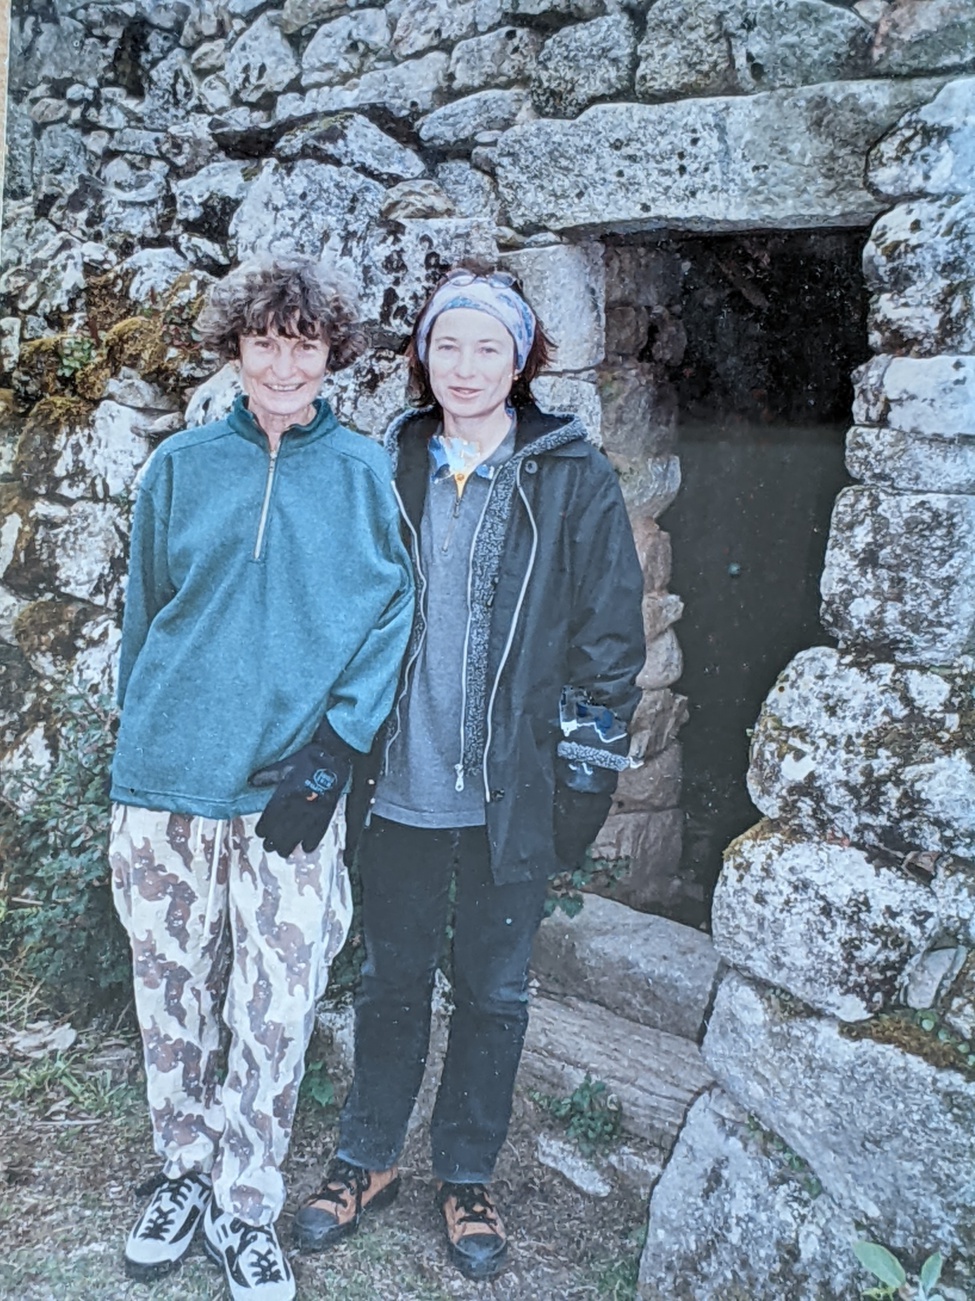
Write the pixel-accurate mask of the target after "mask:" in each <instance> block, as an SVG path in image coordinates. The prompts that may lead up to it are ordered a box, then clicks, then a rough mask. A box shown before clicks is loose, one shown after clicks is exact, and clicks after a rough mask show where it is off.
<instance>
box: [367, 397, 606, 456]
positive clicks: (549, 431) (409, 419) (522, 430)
mask: <svg viewBox="0 0 975 1301" xmlns="http://www.w3.org/2000/svg"><path fill="white" fill-rule="evenodd" d="M517 415H518V427H517V430H516V433H515V450H514V458H515V459H517V460H521V459H522V458H523V457H526V456H541V455H543V454H544V453H546V452H553V451H555V450H556V449H565V451H566V452H568V453H569V454H571V453H572V450H573V449H572V444H573V443H584V442H586V441H588V439H589V433H588V431H587V429H586V427H585V425H584V424H583V423H582V421H581V420H580V419H579V417H578V416H576V415H574V414H573V413H572V412H567V411H542V410H540V409H539V408H538V407H537V406H536V405H535V403H534V402H530V403H528V405H527V406H523V407H519V408H518V410H517ZM439 424H440V416H439V414H438V412H437V408H436V407H416V408H412V409H410V410H408V411H404V412H403V413H402V415H399V416H397V417H396V419H395V420H393V421H392V423H391V424H390V425H389V427H388V429H387V430H386V433H385V435H384V436H383V446H384V447H385V449H386V451H387V452H388V453H389V457H390V459H391V461H392V463H393V471H394V473H395V471H396V466H397V463H398V460H399V451H400V448H401V447H402V445H403V444H404V443H405V442H406V441H407V440H413V439H424V440H426V439H429V438H431V437H432V436H433V434H434V433H435V432H436V430H437V426H438V425H439ZM579 452H580V454H584V452H583V449H582V448H581V447H580V448H579Z"/></svg>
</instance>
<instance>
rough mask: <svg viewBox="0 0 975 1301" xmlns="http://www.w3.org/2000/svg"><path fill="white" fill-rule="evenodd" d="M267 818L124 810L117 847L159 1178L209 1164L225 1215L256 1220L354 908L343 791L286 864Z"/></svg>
mask: <svg viewBox="0 0 975 1301" xmlns="http://www.w3.org/2000/svg"><path fill="white" fill-rule="evenodd" d="M258 816H259V815H258V814H253V815H248V816H244V817H237V818H232V819H230V820H227V821H224V820H219V821H218V820H215V819H212V818H199V817H192V816H189V815H185V814H179V813H160V812H154V811H152V810H150V809H142V808H136V807H133V806H130V805H124V804H116V805H115V806H114V808H113V811H112V838H111V845H110V850H109V852H110V857H111V866H112V889H113V893H114V896H115V906H116V908H117V909H118V913H119V916H120V917H121V919H122V924H123V925H124V926H125V929H126V930H127V931H128V934H129V939H130V941H131V944H132V965H133V974H134V984H135V1006H136V1012H137V1014H138V1018H139V1026H140V1029H141V1031H142V1043H143V1051H144V1054H145V1065H146V1081H147V1093H148V1098H149V1112H150V1115H151V1118H152V1129H153V1139H154V1145H155V1149H156V1152H157V1153H158V1154H159V1155H160V1156H161V1157H162V1158H163V1161H164V1171H163V1172H164V1174H165V1175H166V1177H167V1178H176V1177H178V1176H179V1175H182V1174H186V1173H189V1172H190V1171H193V1170H197V1171H202V1172H209V1173H211V1174H212V1177H213V1190H214V1198H215V1200H216V1203H217V1205H218V1206H219V1207H220V1209H221V1210H224V1211H229V1212H231V1214H233V1215H237V1216H239V1217H240V1219H242V1220H244V1221H245V1223H247V1224H255V1225H257V1224H270V1223H273V1221H274V1220H276V1219H277V1217H278V1215H279V1214H280V1213H281V1208H282V1206H283V1205H284V1180H283V1179H282V1177H281V1164H282V1162H283V1161H284V1157H285V1154H286V1153H287V1150H288V1143H289V1141H290V1138H291V1127H292V1122H293V1120H294V1112H295V1106H296V1104H297V1101H298V1087H299V1085H300V1084H301V1078H302V1075H303V1073H304V1059H305V1049H306V1048H307V1046H308V1040H309V1038H310V1036H311V1032H312V1028H313V1025H314V1017H315V1001H316V999H317V998H318V997H320V996H321V994H322V993H323V992H324V990H325V984H326V982H327V979H328V968H329V964H330V963H331V961H332V959H333V958H334V957H335V955H336V954H337V953H338V951H339V949H340V948H341V947H342V944H343V943H344V941H345V936H346V933H347V932H348V929H349V923H350V921H351V918H352V899H351V892H350V889H349V878H348V874H347V873H346V870H345V867H344V865H343V863H342V850H343V847H344V841H345V809H344V801H342V802H340V804H339V807H338V809H337V810H336V813H335V817H334V818H333V819H332V822H331V825H330V826H329V829H328V831H327V832H326V833H325V838H324V839H323V841H322V843H321V844H320V845H319V847H318V849H316V850H314V851H313V852H312V853H310V854H306V853H304V852H303V851H302V850H301V848H300V847H299V848H298V849H296V850H295V852H294V853H293V854H292V855H291V857H290V858H287V859H284V858H281V857H280V856H279V855H277V854H267V853H265V850H264V846H263V844H262V843H261V841H260V839H259V838H258V837H257V836H256V835H255V834H254V827H255V824H256V822H257V819H258ZM224 1027H226V1029H224ZM224 1047H226V1059H224V1053H223V1051H222V1049H223V1048H224ZM224 1060H226V1071H225V1074H224V1072H223V1071H222V1069H221V1068H222V1065H223V1063H224Z"/></svg>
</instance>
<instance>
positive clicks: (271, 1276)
mask: <svg viewBox="0 0 975 1301" xmlns="http://www.w3.org/2000/svg"><path fill="white" fill-rule="evenodd" d="M203 1245H204V1247H205V1248H206V1253H207V1255H208V1256H209V1257H210V1259H211V1260H212V1261H214V1262H215V1263H216V1264H218V1265H222V1266H223V1272H224V1274H225V1275H226V1278H227V1286H228V1287H229V1288H230V1295H231V1296H232V1297H233V1299H234V1301H292V1298H293V1297H294V1295H295V1276H294V1274H292V1272H291V1266H290V1265H289V1264H288V1258H287V1256H286V1255H285V1254H284V1252H283V1251H282V1250H281V1244H280V1243H279V1242H278V1235H277V1234H276V1233H275V1232H274V1227H273V1225H270V1224H265V1225H253V1224H245V1223H244V1221H243V1220H238V1219H237V1217H236V1216H234V1215H229V1214H228V1213H227V1212H226V1211H220V1210H218V1209H217V1204H216V1202H211V1203H210V1207H209V1209H208V1211H207V1213H206V1215H205V1216H204V1218H203Z"/></svg>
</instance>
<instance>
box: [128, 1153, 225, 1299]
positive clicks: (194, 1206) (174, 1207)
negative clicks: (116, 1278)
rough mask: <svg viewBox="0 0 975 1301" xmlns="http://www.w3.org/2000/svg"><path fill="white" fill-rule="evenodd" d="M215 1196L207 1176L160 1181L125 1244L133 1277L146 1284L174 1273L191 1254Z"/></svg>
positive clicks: (186, 1176) (130, 1275) (185, 1176)
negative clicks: (204, 1214)
mask: <svg viewBox="0 0 975 1301" xmlns="http://www.w3.org/2000/svg"><path fill="white" fill-rule="evenodd" d="M212 1195H213V1194H212V1189H211V1187H210V1180H209V1177H208V1176H207V1175H203V1174H196V1173H193V1174H188V1175H181V1176H180V1178H179V1179H162V1180H160V1182H159V1183H158V1185H157V1186H156V1188H155V1189H154V1191H153V1194H152V1196H151V1197H150V1199H149V1204H148V1206H147V1207H146V1209H145V1210H144V1211H143V1212H142V1214H141V1215H140V1216H139V1218H138V1219H137V1220H136V1222H135V1225H134V1227H133V1229H132V1232H131V1233H130V1234H129V1237H128V1240H127V1242H126V1244H125V1272H126V1274H128V1276H129V1278H134V1279H137V1280H139V1281H141V1282H145V1281H146V1280H148V1279H153V1278H161V1277H162V1276H163V1275H164V1274H168V1273H170V1272H171V1271H172V1270H174V1269H175V1268H176V1267H177V1265H178V1264H179V1263H180V1261H181V1260H182V1259H183V1257H184V1256H185V1255H186V1253H187V1251H189V1249H190V1243H191V1242H192V1241H193V1235H194V1233H195V1232H196V1230H197V1226H198V1225H199V1223H200V1220H201V1218H202V1216H203V1212H204V1211H205V1210H206V1208H207V1206H209V1204H210V1201H211V1200H212Z"/></svg>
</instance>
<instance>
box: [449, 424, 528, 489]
mask: <svg viewBox="0 0 975 1301" xmlns="http://www.w3.org/2000/svg"><path fill="white" fill-rule="evenodd" d="M517 427H518V417H517V416H516V415H515V413H514V412H512V413H511V424H510V426H509V428H508V432H507V433H506V434H505V436H504V438H503V439H502V440H501V442H500V443H499V444H498V446H497V447H496V448H495V449H494V451H493V452H492V453H491V455H490V456H488V457H485V459H484V460H483V461H481V462H480V463H479V464H478V465H477V466H475V468H474V470H473V472H472V473H474V474H476V475H479V476H480V477H481V478H482V479H493V478H494V476H495V475H496V474H497V472H498V470H500V468H501V466H502V465H504V463H505V461H507V460H508V459H509V458H510V457H511V454H512V453H513V452H514V450H515V431H516V430H517ZM442 435H443V425H440V426H438V428H437V432H436V433H435V434H434V435H433V436H432V437H431V439H430V444H429V447H430V482H431V483H441V482H442V481H443V480H445V479H452V478H453V472H452V471H451V468H450V465H449V463H448V461H447V451H446V448H445V447H444V443H443V437H442Z"/></svg>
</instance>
